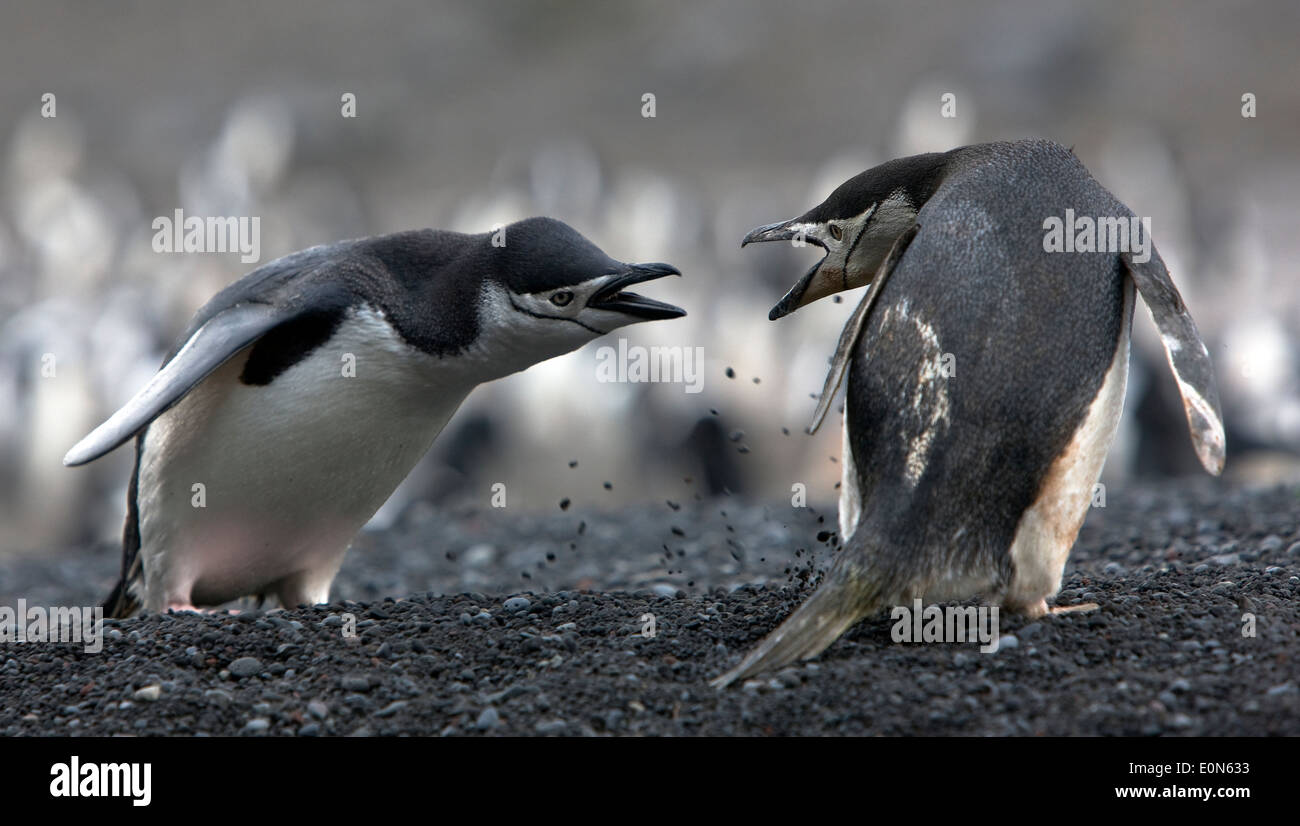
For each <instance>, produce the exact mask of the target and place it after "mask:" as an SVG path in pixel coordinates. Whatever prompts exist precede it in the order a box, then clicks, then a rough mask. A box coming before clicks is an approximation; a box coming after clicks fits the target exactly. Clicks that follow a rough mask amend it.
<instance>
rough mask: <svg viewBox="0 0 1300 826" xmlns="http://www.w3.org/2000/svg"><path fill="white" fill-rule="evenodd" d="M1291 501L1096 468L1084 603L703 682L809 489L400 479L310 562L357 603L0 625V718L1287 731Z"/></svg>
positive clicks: (369, 725)
mask: <svg viewBox="0 0 1300 826" xmlns="http://www.w3.org/2000/svg"><path fill="white" fill-rule="evenodd" d="M1298 514H1300V489H1297V488H1295V487H1293V486H1289V487H1277V488H1270V489H1263V490H1247V489H1244V488H1233V487H1230V486H1228V485H1226V484H1224V483H1222V482H1217V481H1214V480H1209V479H1193V480H1186V481H1181V482H1176V483H1168V484H1163V485H1160V486H1133V487H1129V488H1127V489H1125V490H1111V491H1109V495H1108V500H1107V507H1105V508H1097V509H1094V510H1093V511H1092V513H1091V514H1090V515H1089V518H1088V521H1087V523H1086V524H1085V526H1084V528H1083V531H1082V533H1081V534H1080V537H1079V541H1078V543H1077V545H1076V547H1075V550H1074V553H1073V555H1072V557H1071V563H1070V565H1069V567H1068V568H1067V571H1066V581H1065V583H1064V585H1063V589H1062V592H1061V594H1060V595H1059V597H1058V600H1057V602H1058V604H1062V605H1065V604H1076V603H1080V602H1097V603H1099V604H1100V606H1101V608H1100V610H1099V611H1097V612H1093V613H1079V614H1068V615H1062V616H1056V617H1049V618H1045V619H1042V620H1039V621H1036V622H1032V623H1026V622H1025V621H1024V620H1023V619H1021V618H1018V617H1014V616H1010V615H1004V616H1003V617H1002V635H1003V638H1002V645H1001V648H1000V649H999V650H998V651H997V652H995V653H992V654H981V653H979V651H978V648H977V647H976V646H975V645H962V644H927V645H904V644H895V643H893V642H892V641H891V640H890V635H889V630H890V626H891V623H890V620H889V619H888V617H887V616H886V615H882V616H880V617H877V618H875V619H871V620H868V621H865V622H863V623H861V624H860V625H858V626H857V627H856V628H855V629H853V630H852V631H851V632H849V633H848V634H846V635H845V637H844V638H842V639H841V640H840V641H838V642H837V643H836V644H835V645H833V646H832V647H831V648H830V649H828V650H827V652H825V653H824V654H823V655H822V656H821V657H819V658H818V659H817V660H816V661H814V662H811V663H806V664H803V665H801V666H799V667H795V668H789V669H786V670H785V671H782V672H780V673H778V674H775V675H768V676H767V677H765V678H764V679H762V680H756V681H751V682H750V683H747V684H745V685H744V686H739V685H738V686H733V687H732V688H731V689H728V690H726V691H722V692H718V691H715V690H713V689H711V688H709V686H708V685H707V681H708V680H709V679H710V678H711V677H714V676H716V675H717V674H719V673H721V672H722V671H723V670H725V669H726V668H727V667H729V666H730V665H732V664H734V663H735V662H736V661H737V659H738V657H739V656H740V655H741V654H742V653H743V652H744V651H745V650H747V649H748V648H749V647H750V646H751V645H753V644H754V643H755V642H756V641H758V640H759V639H760V638H761V637H762V636H763V634H765V633H766V632H767V631H769V630H771V629H772V628H773V627H774V626H775V625H776V624H777V623H778V622H779V620H781V619H782V618H783V617H784V616H785V615H786V614H787V613H788V612H789V611H790V610H791V609H793V608H794V607H795V605H796V604H797V603H798V602H800V601H801V600H802V598H803V597H804V596H805V595H806V593H807V591H806V588H807V587H809V586H808V581H809V580H810V579H815V577H816V573H817V571H819V570H820V569H821V568H823V567H824V566H825V564H826V562H827V560H829V558H830V555H831V554H832V553H833V548H834V543H835V538H834V536H833V535H831V536H826V535H825V533H824V532H827V531H833V529H834V521H835V520H834V510H833V508H831V509H825V510H823V511H820V512H819V511H817V510H813V509H794V508H790V507H788V506H783V507H761V506H756V505H753V504H744V503H741V502H737V501H733V500H730V499H722V500H716V501H712V502H698V501H697V502H688V503H684V504H679V503H671V504H669V503H665V504H663V505H660V506H657V507H643V508H629V509H625V510H622V511H619V512H617V513H606V514H597V513H584V514H579V513H575V512H574V511H572V510H568V511H559V510H557V511H556V513H555V514H554V515H546V516H540V515H513V514H507V513H504V512H499V511H491V510H490V509H478V510H460V511H456V512H454V513H444V514H438V513H434V512H433V511H432V510H430V509H428V508H426V507H423V506H416V507H413V508H411V509H409V510H408V511H407V512H406V514H405V515H404V516H403V518H402V519H401V520H399V522H398V524H397V525H395V526H394V527H393V528H392V529H390V530H388V531H385V532H382V533H375V534H367V535H364V536H363V537H362V538H361V539H359V540H358V543H357V546H356V547H355V548H354V550H353V551H352V553H351V554H350V555H349V557H348V561H347V563H346V564H345V566H344V570H343V572H342V573H341V574H340V576H339V579H338V580H337V581H336V583H335V589H334V593H335V594H336V595H343V596H348V597H352V598H354V599H356V600H357V601H356V602H352V601H345V602H338V603H335V604H332V605H329V606H322V607H318V608H312V609H298V610H289V611H280V610H273V611H266V612H263V611H247V612H245V613H243V614H240V615H235V616H231V615H225V614H221V615H216V614H208V615H191V614H184V615H165V616H157V615H155V616H147V617H143V618H135V619H131V620H126V621H121V622H110V623H108V629H107V632H106V633H107V635H108V637H109V638H108V639H107V640H106V641H105V645H104V649H103V651H102V652H100V653H98V654H86V653H83V652H81V651H80V650H79V647H77V646H74V645H71V644H68V645H51V644H36V643H19V644H10V645H7V646H3V647H0V734H4V735H51V734H53V735H64V734H68V735H91V734H93V735H112V734H137V735H151V734H152V735H157V734H181V735H195V734H210V735H227V734H249V735H253V734H290V735H292V734H299V735H342V734H361V735H364V734H374V735H395V734H418V735H438V734H444V735H446V734H479V733H487V734H507V735H532V734H553V735H582V734H585V735H592V734H608V733H612V734H673V735H682V734H688V735H689V734H702V735H731V734H749V735H758V734H779V735H791V734H857V735H867V734H884V735H909V734H928V735H952V734H971V735H988V734H992V735H1003V734H1034V735H1040V734H1065V735H1073V734H1106V735H1154V734H1176V735H1232V734H1247V735H1258V734H1291V735H1295V734H1300V656H1298V653H1300V647H1298V646H1297V643H1300V608H1298V607H1297V599H1296V598H1297V595H1298V593H1297V592H1298V590H1300V527H1298V526H1297V521H1298V518H1297V517H1298ZM580 526H581V529H580ZM819 532H822V536H821V538H820V539H819V536H818V535H819ZM116 564H117V560H116V558H115V555H114V554H113V553H112V552H111V549H102V550H101V551H100V552H96V553H89V552H82V553H80V554H71V553H69V554H66V555H58V556H55V557H49V556H46V557H42V558H29V559H25V560H20V561H12V562H9V563H7V564H5V565H4V567H3V568H2V569H0V605H14V604H15V601H16V600H17V598H18V597H25V598H26V599H27V601H28V604H54V605H69V604H77V603H79V602H86V601H90V600H93V599H95V598H96V597H99V596H102V592H103V591H104V590H105V589H106V588H107V586H108V585H109V584H110V583H111V580H112V577H113V573H114V570H115V567H116ZM413 592H416V593H413ZM439 594H444V595H439ZM487 594H493V595H491V596H489V595H487ZM393 595H406V596H402V597H400V598H398V599H393V598H392V597H393ZM1245 613H1251V614H1253V615H1254V616H1255V617H1256V624H1255V631H1256V635H1255V636H1254V637H1246V636H1243V633H1242V629H1243V621H1242V617H1243V614H1245ZM349 614H350V615H351V616H352V617H353V618H355V624H356V633H355V635H354V636H347V635H346V634H345V633H344V632H345V631H346V630H347V628H348V625H349V619H348V616H347V615H349ZM644 614H653V615H654V618H655V630H656V634H655V636H654V637H653V638H644V637H642V636H639V634H640V632H641V630H642V620H641V617H642V616H643V615H644ZM1012 638H1014V640H1015V642H1012V641H1011V640H1012Z"/></svg>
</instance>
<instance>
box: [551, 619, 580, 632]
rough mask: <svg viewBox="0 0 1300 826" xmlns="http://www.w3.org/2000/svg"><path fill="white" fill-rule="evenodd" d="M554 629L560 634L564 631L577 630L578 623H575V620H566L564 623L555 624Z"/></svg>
mask: <svg viewBox="0 0 1300 826" xmlns="http://www.w3.org/2000/svg"><path fill="white" fill-rule="evenodd" d="M555 630H556V631H559V632H560V633H561V634H563V633H564V632H565V631H577V630H578V623H576V622H566V623H564V624H563V625H557V626H555Z"/></svg>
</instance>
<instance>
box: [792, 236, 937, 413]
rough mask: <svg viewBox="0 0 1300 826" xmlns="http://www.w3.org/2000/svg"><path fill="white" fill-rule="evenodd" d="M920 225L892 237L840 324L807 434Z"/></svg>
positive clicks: (832, 393)
mask: <svg viewBox="0 0 1300 826" xmlns="http://www.w3.org/2000/svg"><path fill="white" fill-rule="evenodd" d="M920 228H921V225H920V224H913V225H912V227H911V228H910V229H908V230H906V231H905V232H904V233H903V234H902V235H900V236H898V238H897V239H895V241H894V245H893V246H892V247H890V249H889V254H888V255H886V256H885V260H884V261H882V262H880V267H879V268H878V269H877V270H876V275H875V277H873V278H872V279H871V286H869V287H867V293H866V295H864V296H863V297H862V301H861V302H860V303H859V304H858V308H857V309H856V310H854V311H853V315H851V316H849V320H848V323H847V324H845V325H844V330H843V331H842V332H841V333H840V341H839V344H837V345H835V357H834V358H833V359H832V360H831V369H830V372H828V373H827V374H826V384H824V385H823V386H822V395H821V398H820V399H819V400H818V402H817V410H816V412H814V413H813V420H812V424H810V425H809V426H808V432H809V433H816V432H817V428H819V427H821V424H822V420H823V419H825V418H826V412H827V411H828V410H830V409H831V402H832V401H833V400H834V399H835V394H836V393H837V392H838V391H839V389H840V383H841V382H842V381H844V371H845V370H846V369H847V368H848V366H849V357H850V356H851V355H852V354H853V346H854V345H855V344H856V343H857V341H858V336H859V335H861V333H862V324H863V322H864V321H866V318H867V314H868V313H869V312H870V311H871V307H872V305H873V304H875V303H876V296H878V295H880V291H881V290H882V289H884V286H885V280H886V279H888V278H889V274H890V273H891V272H893V270H894V267H895V266H896V265H897V264H898V261H899V259H900V258H902V257H903V253H904V252H906V251H907V245H908V244H910V243H912V239H913V238H915V237H916V233H917V231H918V230H920Z"/></svg>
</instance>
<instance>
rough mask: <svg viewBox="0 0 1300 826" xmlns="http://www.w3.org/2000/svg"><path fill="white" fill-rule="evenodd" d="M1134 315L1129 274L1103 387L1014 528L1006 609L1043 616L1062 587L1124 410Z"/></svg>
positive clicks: (1005, 600) (1005, 597)
mask: <svg viewBox="0 0 1300 826" xmlns="http://www.w3.org/2000/svg"><path fill="white" fill-rule="evenodd" d="M1132 316H1133V282H1132V281H1131V280H1130V279H1127V278H1126V279H1125V280H1124V315H1123V318H1122V320H1121V322H1120V338H1119V342H1118V344H1117V346H1116V348H1115V357H1114V358H1113V359H1112V360H1111V364H1110V367H1109V368H1108V369H1107V370H1106V376H1105V378H1104V379H1103V380H1102V384H1101V389H1100V390H1098V391H1097V396H1096V398H1094V399H1093V401H1092V404H1091V405H1090V406H1089V408H1088V412H1087V414H1086V415H1085V416H1084V420H1083V422H1082V423H1081V424H1080V425H1079V427H1078V429H1077V430H1076V431H1075V433H1074V436H1073V437H1072V438H1071V440H1070V443H1069V444H1068V445H1067V446H1066V449H1065V452H1064V453H1062V454H1061V455H1060V456H1059V457H1058V458H1057V459H1056V461H1055V462H1053V463H1052V466H1051V467H1050V468H1049V469H1048V472H1047V474H1046V475H1045V476H1044V478H1043V483H1042V485H1041V486H1040V488H1039V492H1038V497H1037V499H1035V500H1034V503H1033V505H1031V506H1030V507H1029V509H1028V510H1026V511H1025V513H1024V515H1023V516H1021V518H1020V523H1019V525H1017V527H1016V535H1015V539H1014V540H1013V541H1012V543H1011V550H1010V553H1011V562H1012V567H1013V570H1014V574H1013V575H1012V579H1011V582H1010V584H1009V586H1008V589H1007V593H1006V595H1005V596H1004V599H1003V602H1004V604H1006V606H1007V607H1008V608H1012V609H1014V610H1018V611H1024V612H1027V613H1029V614H1031V615H1036V614H1039V613H1041V612H1042V610H1045V607H1046V606H1045V605H1044V604H1043V600H1045V599H1046V598H1047V597H1050V596H1052V595H1053V594H1055V593H1056V592H1057V591H1058V590H1059V589H1060V587H1061V574H1062V572H1063V571H1064V569H1065V561H1066V559H1067V558H1068V557H1069V555H1070V549H1071V548H1072V547H1074V540H1075V538H1076V537H1077V536H1078V534H1079V528H1080V526H1082V524H1083V520H1084V517H1085V516H1087V513H1088V508H1089V506H1090V504H1091V502H1092V498H1093V486H1094V485H1095V484H1096V483H1097V480H1098V479H1099V478H1100V477H1101V469H1102V465H1103V464H1105V461H1106V453H1107V452H1108V451H1109V450H1110V445H1111V442H1112V441H1113V440H1114V438H1115V431H1116V430H1117V429H1118V427H1119V419H1120V414H1121V413H1122V412H1123V410H1124V392H1125V389H1126V388H1127V385H1128V359H1129V338H1130V325H1131V323H1132Z"/></svg>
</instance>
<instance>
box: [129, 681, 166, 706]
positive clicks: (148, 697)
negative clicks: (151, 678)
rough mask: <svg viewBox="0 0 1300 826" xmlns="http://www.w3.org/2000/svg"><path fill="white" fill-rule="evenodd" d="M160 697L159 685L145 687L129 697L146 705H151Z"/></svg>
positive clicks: (160, 689)
mask: <svg viewBox="0 0 1300 826" xmlns="http://www.w3.org/2000/svg"><path fill="white" fill-rule="evenodd" d="M161 696H162V686H160V685H147V686H145V687H144V688H142V689H140V690H138V691H136V692H135V694H132V695H131V697H132V698H133V699H136V700H142V701H144V702H147V703H152V702H154V701H156V700H157V699H158V698H159V697H161Z"/></svg>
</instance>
